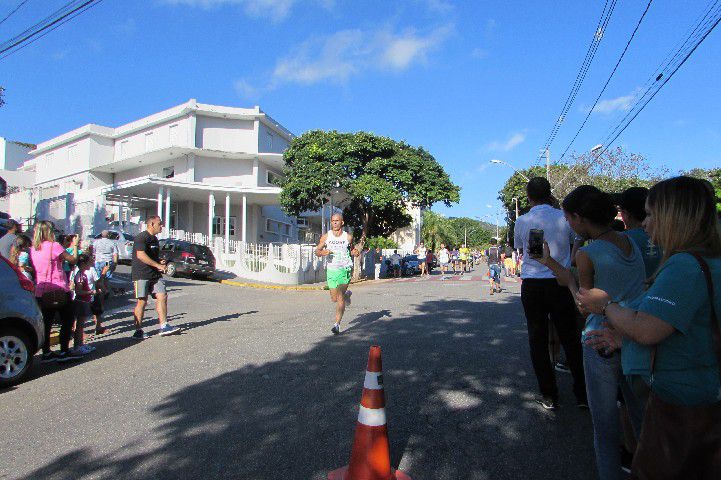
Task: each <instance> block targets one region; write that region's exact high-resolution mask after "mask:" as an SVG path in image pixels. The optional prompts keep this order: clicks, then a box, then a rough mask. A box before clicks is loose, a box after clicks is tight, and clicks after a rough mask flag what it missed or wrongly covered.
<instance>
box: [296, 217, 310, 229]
mask: <svg viewBox="0 0 721 480" xmlns="http://www.w3.org/2000/svg"><path fill="white" fill-rule="evenodd" d="M295 223H296V225H298V227H299V228H305V227H308V218H307V217H298V218H296V219H295Z"/></svg>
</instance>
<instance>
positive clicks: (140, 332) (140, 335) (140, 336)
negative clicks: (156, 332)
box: [130, 328, 148, 340]
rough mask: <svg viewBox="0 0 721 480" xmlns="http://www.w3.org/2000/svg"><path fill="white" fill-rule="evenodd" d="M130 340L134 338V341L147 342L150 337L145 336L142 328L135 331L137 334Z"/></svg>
mask: <svg viewBox="0 0 721 480" xmlns="http://www.w3.org/2000/svg"><path fill="white" fill-rule="evenodd" d="M130 338H132V339H133V340H145V339H146V338H148V336H147V335H146V334H145V332H144V331H143V329H142V328H139V329H137V330H135V333H134V334H133V336H132V337H130Z"/></svg>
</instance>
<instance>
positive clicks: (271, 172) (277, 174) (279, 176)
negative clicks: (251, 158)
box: [265, 169, 285, 187]
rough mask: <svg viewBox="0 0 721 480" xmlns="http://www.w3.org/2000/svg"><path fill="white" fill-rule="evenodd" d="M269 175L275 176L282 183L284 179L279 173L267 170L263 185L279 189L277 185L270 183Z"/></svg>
mask: <svg viewBox="0 0 721 480" xmlns="http://www.w3.org/2000/svg"><path fill="white" fill-rule="evenodd" d="M271 175H275V176H276V177H278V179H280V180H281V181H282V180H283V179H284V178H285V177H283V175H281V174H280V173H278V172H276V171H273V170H270V169H268V170H266V171H265V183H267V184H268V185H273V186H276V187H280V185H279V184H277V183H273V182H271V181H270V176H271Z"/></svg>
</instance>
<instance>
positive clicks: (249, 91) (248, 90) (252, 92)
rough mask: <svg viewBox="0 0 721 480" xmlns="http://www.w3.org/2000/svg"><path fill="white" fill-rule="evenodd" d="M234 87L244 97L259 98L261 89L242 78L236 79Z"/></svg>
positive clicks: (249, 98)
mask: <svg viewBox="0 0 721 480" xmlns="http://www.w3.org/2000/svg"><path fill="white" fill-rule="evenodd" d="M234 87H235V91H236V92H238V93H239V94H240V95H241V96H242V97H244V98H247V99H248V100H254V99H256V98H258V97H259V96H260V93H261V92H260V90H259V89H257V88H255V87H254V86H253V85H251V84H250V83H248V82H247V81H246V80H244V79H242V78H241V79H239V80H236V81H235V84H234Z"/></svg>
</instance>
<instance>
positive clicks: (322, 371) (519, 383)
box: [0, 272, 595, 480]
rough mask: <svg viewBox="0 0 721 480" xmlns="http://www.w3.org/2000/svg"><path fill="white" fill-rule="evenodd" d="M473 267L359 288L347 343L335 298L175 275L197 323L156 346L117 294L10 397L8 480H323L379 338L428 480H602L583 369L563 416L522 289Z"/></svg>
mask: <svg viewBox="0 0 721 480" xmlns="http://www.w3.org/2000/svg"><path fill="white" fill-rule="evenodd" d="M470 277H471V280H465V279H460V278H455V277H454V278H449V279H447V280H439V279H438V278H433V279H432V280H423V281H390V282H385V283H376V284H370V282H369V284H364V285H359V286H356V287H354V289H353V291H354V294H353V297H352V299H353V303H352V305H351V306H350V307H349V309H348V313H347V319H348V323H347V324H346V325H345V331H344V332H343V333H342V335H340V336H337V337H334V336H331V335H330V332H329V329H330V326H331V320H330V319H331V318H332V306H331V304H330V302H329V300H328V293H327V292H323V291H302V292H298V291H268V290H254V289H245V288H237V287H231V286H226V285H220V284H215V283H208V282H201V281H194V280H187V279H178V280H173V281H172V282H170V285H171V286H172V289H171V294H170V295H171V300H170V313H171V318H172V320H173V322H174V323H175V324H176V325H179V326H182V327H183V328H184V329H185V330H184V332H183V333H182V334H181V335H178V336H173V337H165V338H160V337H154V338H150V339H148V340H146V341H143V342H141V343H135V342H133V341H132V340H130V338H129V335H130V334H131V333H132V319H131V316H130V313H129V309H128V308H127V305H129V302H127V301H125V302H124V303H123V302H121V303H119V304H116V306H115V310H114V313H113V314H112V315H110V317H109V318H108V320H107V325H108V326H110V327H112V332H111V333H110V334H109V335H105V336H103V337H100V338H98V339H96V341H95V345H96V346H97V351H96V352H95V355H94V356H93V357H91V358H88V359H86V360H85V361H83V362H80V363H76V364H73V365H66V366H59V365H47V366H40V365H37V366H36V367H35V368H34V371H33V375H32V377H31V379H30V380H29V381H27V382H25V383H23V384H22V385H19V386H18V387H16V388H15V389H13V390H9V391H5V392H0V411H2V412H3V413H2V425H1V426H0V458H2V461H1V462H0V479H3V480H4V479H33V480H37V479H100V478H103V479H104V478H113V479H139V480H145V479H148V480H149V479H162V480H164V479H196V478H197V479H201V478H202V479H226V478H239V479H262V480H270V479H273V480H275V479H318V480H320V479H324V478H325V475H326V474H327V472H328V471H329V470H332V469H334V468H337V467H339V466H342V465H344V464H346V463H347V461H348V458H349V454H350V447H351V441H352V436H353V428H354V424H355V419H356V416H357V412H358V402H359V400H360V393H361V388H362V380H363V374H364V370H365V363H366V359H367V354H368V347H369V346H370V345H372V344H378V345H381V347H382V349H383V366H384V378H385V388H386V401H387V404H388V406H387V414H388V418H389V430H390V437H391V438H390V440H391V457H392V462H393V464H394V465H400V467H401V468H402V469H403V470H405V471H406V472H408V473H409V474H411V476H412V477H413V478H414V480H424V479H427V480H430V479H447V480H451V479H454V480H457V479H467V480H481V479H531V478H532V479H553V480H558V479H592V478H595V474H594V473H593V471H594V467H593V465H594V464H593V454H592V444H591V425H590V418H589V416H588V414H587V413H584V412H581V411H578V410H577V409H576V407H575V405H574V401H573V394H572V392H571V385H570V383H571V382H570V377H569V376H568V375H564V374H560V379H559V381H560V385H561V387H560V388H561V402H562V408H561V409H560V410H559V411H557V412H555V413H549V412H545V411H543V410H542V409H540V407H539V406H537V405H536V404H535V403H534V402H533V397H534V394H535V392H536V381H535V377H534V376H533V372H532V370H531V366H530V361H529V358H528V347H527V335H526V329H525V321H524V318H523V314H522V311H521V305H520V300H519V295H518V291H519V285H518V284H516V283H510V284H507V286H508V291H507V292H506V293H503V294H500V295H495V296H493V297H490V296H488V293H487V291H486V288H483V291H481V285H483V287H485V283H483V284H481V283H480V281H479V280H480V278H482V277H481V276H480V275H479V273H478V272H477V273H475V274H473V275H471V276H470ZM151 323H152V325H153V326H152V329H151V333H152V331H153V330H155V329H156V328H157V323H156V322H155V321H153V322H151Z"/></svg>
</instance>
